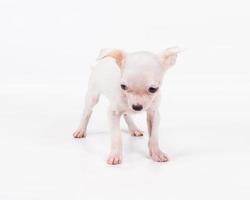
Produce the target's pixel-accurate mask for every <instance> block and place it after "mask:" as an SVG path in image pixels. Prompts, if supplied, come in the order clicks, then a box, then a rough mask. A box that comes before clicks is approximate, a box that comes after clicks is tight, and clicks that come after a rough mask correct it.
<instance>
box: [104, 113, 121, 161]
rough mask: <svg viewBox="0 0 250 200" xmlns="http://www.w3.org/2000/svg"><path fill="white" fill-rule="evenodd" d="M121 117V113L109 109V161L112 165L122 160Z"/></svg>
mask: <svg viewBox="0 0 250 200" xmlns="http://www.w3.org/2000/svg"><path fill="white" fill-rule="evenodd" d="M120 118H121V114H120V113H117V112H116V111H112V110H109V112H108V119H109V124H110V132H111V151H110V153H109V156H108V160H107V163H108V164H110V165H117V164H120V163H121V162H122V138H121V131H120Z"/></svg>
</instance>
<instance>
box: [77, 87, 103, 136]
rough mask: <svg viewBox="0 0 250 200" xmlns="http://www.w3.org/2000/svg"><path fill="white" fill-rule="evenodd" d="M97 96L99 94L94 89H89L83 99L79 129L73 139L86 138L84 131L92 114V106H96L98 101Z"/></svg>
mask: <svg viewBox="0 0 250 200" xmlns="http://www.w3.org/2000/svg"><path fill="white" fill-rule="evenodd" d="M99 96H100V94H99V92H98V91H97V90H96V89H95V88H93V87H89V89H88V91H87V94H86V97H85V106H84V110H83V115H82V119H81V122H80V125H79V128H78V129H77V130H76V131H75V132H74V134H73V136H74V137H75V138H82V137H86V130H87V126H88V122H89V118H90V116H91V114H92V110H93V108H94V106H95V105H96V104H97V102H98V100H99Z"/></svg>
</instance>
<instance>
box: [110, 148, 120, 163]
mask: <svg viewBox="0 0 250 200" xmlns="http://www.w3.org/2000/svg"><path fill="white" fill-rule="evenodd" d="M107 163H108V164H109V165H118V164H121V163H122V153H121V152H120V151H111V152H110V154H109V156H108V159H107Z"/></svg>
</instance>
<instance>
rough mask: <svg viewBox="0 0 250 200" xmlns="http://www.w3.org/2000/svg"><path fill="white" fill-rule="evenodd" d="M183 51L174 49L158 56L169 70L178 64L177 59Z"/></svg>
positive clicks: (169, 49)
mask: <svg viewBox="0 0 250 200" xmlns="http://www.w3.org/2000/svg"><path fill="white" fill-rule="evenodd" d="M180 52H181V50H180V49H179V48H177V47H172V48H168V49H166V50H164V51H163V52H161V53H160V54H159V55H158V56H159V58H160V61H161V63H162V65H163V66H164V68H165V69H169V68H170V67H172V66H173V65H174V64H175V63H176V58H177V55H178V53H180Z"/></svg>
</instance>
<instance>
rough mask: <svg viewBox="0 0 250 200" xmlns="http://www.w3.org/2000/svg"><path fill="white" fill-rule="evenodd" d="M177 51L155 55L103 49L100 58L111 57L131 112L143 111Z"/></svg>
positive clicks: (156, 90)
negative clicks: (118, 72) (119, 76)
mask: <svg viewBox="0 0 250 200" xmlns="http://www.w3.org/2000/svg"><path fill="white" fill-rule="evenodd" d="M177 54H178V49H176V48H169V49H166V50H165V51H163V52H161V53H159V54H153V53H150V52H135V53H125V52H124V51H122V50H117V49H114V50H113V49H111V50H108V49H106V50H103V51H101V53H100V58H104V57H112V58H114V59H115V61H116V64H117V65H118V67H119V68H120V71H121V81H120V88H121V91H122V92H123V94H124V96H125V97H126V100H127V103H128V106H129V108H130V109H131V110H133V111H142V110H147V109H148V108H149V107H150V106H151V104H152V102H153V101H154V99H155V98H156V96H157V95H158V94H159V90H160V87H161V82H162V78H163V75H164V74H165V71H166V70H167V69H169V68H170V67H172V66H173V65H174V64H175V62H176V58H177Z"/></svg>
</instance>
